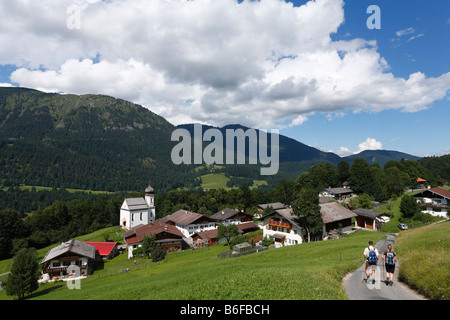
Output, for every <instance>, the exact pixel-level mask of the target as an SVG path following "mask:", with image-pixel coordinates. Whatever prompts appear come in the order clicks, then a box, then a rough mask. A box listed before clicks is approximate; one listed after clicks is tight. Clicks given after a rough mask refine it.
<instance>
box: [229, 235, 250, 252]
mask: <svg viewBox="0 0 450 320" xmlns="http://www.w3.org/2000/svg"><path fill="white" fill-rule="evenodd" d="M243 242H247V238H246V237H245V236H236V237H234V238H233V239H232V240H231V241H230V249H233V246H235V245H237V244H239V243H243Z"/></svg>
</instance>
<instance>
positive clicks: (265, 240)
mask: <svg viewBox="0 0 450 320" xmlns="http://www.w3.org/2000/svg"><path fill="white" fill-rule="evenodd" d="M273 243H274V240H273V239H271V238H269V237H264V238H263V239H262V241H261V245H263V246H264V247H268V246H270V245H271V244H273Z"/></svg>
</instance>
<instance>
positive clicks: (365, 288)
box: [344, 234, 426, 300]
mask: <svg viewBox="0 0 450 320" xmlns="http://www.w3.org/2000/svg"><path fill="white" fill-rule="evenodd" d="M394 242H395V236H394V235H389V234H388V235H387V239H385V240H380V241H379V242H378V243H377V244H376V245H375V248H377V249H378V252H379V254H380V259H379V260H378V265H377V269H376V271H375V284H372V283H366V282H365V281H363V279H366V274H365V273H364V265H362V266H361V267H360V268H358V269H357V270H356V271H355V272H354V273H352V274H351V275H350V276H347V277H346V279H344V286H345V291H346V293H347V296H348V297H349V299H350V300H426V299H425V298H424V297H423V296H421V295H419V294H417V293H416V292H415V291H413V290H411V289H410V288H409V287H408V286H406V285H405V284H403V283H401V282H399V281H398V280H397V275H398V267H399V263H398V262H397V263H396V266H395V272H394V281H393V282H394V284H393V286H387V285H386V284H385V282H384V281H385V280H386V272H385V270H384V261H383V259H382V258H381V256H382V255H383V252H384V251H385V250H386V248H387V245H388V244H389V243H390V244H391V245H392V247H393V248H394V251H395V246H394ZM363 251H364V248H362V249H361V255H362V253H363Z"/></svg>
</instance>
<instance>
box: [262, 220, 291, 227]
mask: <svg viewBox="0 0 450 320" xmlns="http://www.w3.org/2000/svg"><path fill="white" fill-rule="evenodd" d="M267 223H268V224H269V225H271V226H274V227H282V228H288V229H290V228H292V225H291V224H290V223H287V222H283V221H277V220H269V221H268V222H267Z"/></svg>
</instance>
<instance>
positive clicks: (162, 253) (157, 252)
mask: <svg viewBox="0 0 450 320" xmlns="http://www.w3.org/2000/svg"><path fill="white" fill-rule="evenodd" d="M151 256H152V261H153V262H158V261H161V260H164V259H165V258H166V250H164V249H162V248H159V247H155V248H154V249H153V250H152V252H151Z"/></svg>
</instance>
